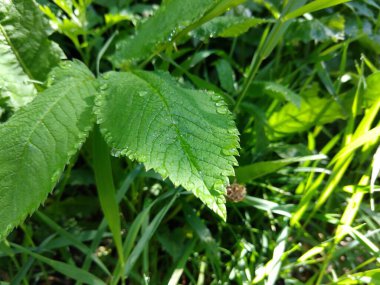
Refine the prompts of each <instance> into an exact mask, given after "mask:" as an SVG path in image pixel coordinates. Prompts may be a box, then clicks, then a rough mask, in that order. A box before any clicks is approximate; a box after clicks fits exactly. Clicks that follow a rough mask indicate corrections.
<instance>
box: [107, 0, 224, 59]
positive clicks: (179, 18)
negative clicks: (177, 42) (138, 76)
mask: <svg viewBox="0 0 380 285" xmlns="http://www.w3.org/2000/svg"><path fill="white" fill-rule="evenodd" d="M219 2H222V1H221V0H182V1H178V0H168V1H164V3H163V5H161V7H160V9H159V10H158V11H157V12H156V13H155V14H154V16H152V17H151V18H150V19H148V20H147V21H146V22H144V23H143V24H141V25H140V26H139V27H138V28H137V31H136V34H135V35H133V36H130V37H127V38H125V39H121V40H120V41H119V42H118V43H117V44H116V52H115V54H114V55H113V57H112V61H113V63H114V64H115V65H116V66H121V65H123V64H125V63H127V62H133V61H135V60H139V59H144V58H146V57H148V56H150V55H151V54H153V53H154V52H156V51H158V50H159V49H160V47H162V46H163V45H165V44H166V43H168V42H171V41H173V40H174V38H175V37H176V35H178V33H180V32H181V31H183V30H184V29H185V28H187V27H188V26H189V25H190V24H192V23H194V22H196V21H197V20H199V19H200V18H201V17H202V16H203V15H204V14H205V13H206V12H207V11H208V10H210V9H211V8H213V7H214V6H215V5H216V4H218V3H219Z"/></svg>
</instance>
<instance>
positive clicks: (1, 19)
mask: <svg viewBox="0 0 380 285" xmlns="http://www.w3.org/2000/svg"><path fill="white" fill-rule="evenodd" d="M48 30H49V26H48V24H47V22H46V21H45V19H44V18H43V14H42V13H41V11H40V10H39V9H38V6H37V4H36V3H35V2H34V1H33V0H12V1H7V0H0V97H6V98H8V99H9V106H10V107H12V108H14V109H18V108H19V107H21V106H23V105H25V104H26V103H28V102H30V101H31V100H32V98H33V97H34V96H35V94H36V90H35V88H34V85H33V81H35V80H37V81H44V80H45V79H46V76H47V75H48V73H49V72H50V70H51V69H52V68H53V67H54V66H56V65H57V64H58V62H59V61H60V59H61V57H64V56H63V53H62V51H61V50H60V48H59V47H58V46H57V45H56V44H54V43H53V42H51V41H50V40H49V39H48V35H49V34H48Z"/></svg>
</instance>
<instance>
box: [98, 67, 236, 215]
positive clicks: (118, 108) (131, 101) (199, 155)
mask: <svg viewBox="0 0 380 285" xmlns="http://www.w3.org/2000/svg"><path fill="white" fill-rule="evenodd" d="M100 81H101V82H100V85H99V86H100V87H99V90H100V91H99V93H98V95H97V97H96V103H95V105H96V107H95V112H96V114H97V118H98V123H99V124H100V128H101V131H102V133H103V135H104V137H105V139H106V141H107V142H108V143H109V144H110V145H111V146H112V147H113V148H114V150H115V153H116V154H117V155H126V156H129V157H130V158H132V159H137V160H138V161H140V162H143V163H144V164H145V166H146V168H147V169H150V168H153V169H154V170H156V171H157V172H158V173H159V174H161V176H162V177H163V178H166V177H169V178H170V179H171V180H172V181H173V183H174V184H175V185H176V186H179V185H182V186H183V187H184V188H186V189H187V190H190V191H192V192H193V193H194V194H195V195H196V196H197V197H199V198H200V199H201V200H202V201H203V202H204V203H205V204H206V205H207V206H208V207H209V208H210V209H212V210H213V211H214V212H216V213H217V214H218V215H219V216H221V217H222V218H223V219H226V209H225V205H224V203H225V196H224V195H225V193H226V186H227V184H228V176H234V169H233V165H236V164H237V161H236V159H235V157H234V155H237V154H238V151H237V148H238V146H239V138H238V131H237V129H236V126H235V123H234V121H233V118H232V114H231V113H230V111H229V110H228V108H227V106H226V104H225V103H224V101H223V99H222V98H221V96H219V95H217V94H215V93H210V92H206V91H199V90H191V89H185V88H183V87H182V86H181V85H179V84H178V83H177V82H176V81H175V80H174V79H173V78H172V77H171V76H170V75H169V74H168V73H163V72H148V71H134V72H109V73H106V74H105V75H104V76H103V78H102V79H100Z"/></svg>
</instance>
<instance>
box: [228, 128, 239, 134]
mask: <svg viewBox="0 0 380 285" xmlns="http://www.w3.org/2000/svg"><path fill="white" fill-rule="evenodd" d="M227 133H229V134H234V135H235V134H236V135H237V134H238V131H237V129H228V130H227Z"/></svg>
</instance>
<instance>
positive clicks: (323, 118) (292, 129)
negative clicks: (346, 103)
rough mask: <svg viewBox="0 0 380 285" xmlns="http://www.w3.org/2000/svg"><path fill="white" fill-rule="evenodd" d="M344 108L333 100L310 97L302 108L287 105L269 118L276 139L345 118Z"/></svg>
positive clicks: (303, 103)
mask: <svg viewBox="0 0 380 285" xmlns="http://www.w3.org/2000/svg"><path fill="white" fill-rule="evenodd" d="M342 111H343V110H342V107H341V106H339V105H338V103H337V102H335V101H333V100H332V99H326V98H318V97H310V98H305V99H302V100H301V107H300V108H298V107H297V106H295V105H294V104H293V103H287V104H286V105H285V106H284V107H282V108H281V110H279V111H278V112H275V113H273V115H272V116H271V117H270V118H269V125H270V126H271V128H273V129H274V130H275V131H276V133H275V137H281V136H283V135H289V134H293V133H297V132H302V131H305V130H307V129H309V128H310V127H312V126H315V125H323V124H327V123H331V122H333V121H335V120H337V119H342V118H344V115H343V112H342Z"/></svg>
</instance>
